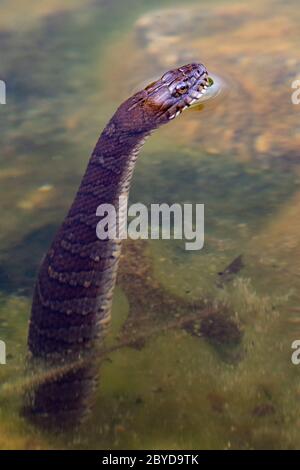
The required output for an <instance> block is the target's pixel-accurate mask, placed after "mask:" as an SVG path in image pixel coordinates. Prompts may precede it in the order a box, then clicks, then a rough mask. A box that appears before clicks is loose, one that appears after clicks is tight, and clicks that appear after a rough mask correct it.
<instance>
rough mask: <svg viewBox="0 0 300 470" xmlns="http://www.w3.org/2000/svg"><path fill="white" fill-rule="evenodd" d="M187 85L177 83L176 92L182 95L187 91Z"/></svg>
mask: <svg viewBox="0 0 300 470" xmlns="http://www.w3.org/2000/svg"><path fill="white" fill-rule="evenodd" d="M188 88H189V87H188V85H187V84H186V83H184V82H183V83H179V84H178V85H177V86H176V88H175V90H176V92H177V93H179V94H180V95H183V94H184V93H186V92H187V91H188Z"/></svg>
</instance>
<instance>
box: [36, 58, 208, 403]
mask: <svg viewBox="0 0 300 470" xmlns="http://www.w3.org/2000/svg"><path fill="white" fill-rule="evenodd" d="M207 86H208V74H207V71H206V68H205V67H204V66H203V65H202V64H196V63H193V64H189V65H185V66H183V67H180V68H178V69H175V70H171V71H169V72H167V73H166V74H164V75H163V76H162V77H161V78H160V79H159V80H157V81H156V82H154V83H152V84H150V85H149V86H148V87H146V88H145V89H144V90H142V91H140V92H138V93H136V94H134V95H133V96H132V97H131V98H129V99H128V100H126V101H125V102H124V103H123V104H122V105H121V106H120V107H119V108H118V109H117V111H116V113H115V114H114V116H113V117H112V118H111V120H110V121H109V123H108V124H107V126H106V127H105V129H104V131H103V132H102V134H101V136H100V138H99V140H98V142H97V144H96V146H95V148H94V151H93V152H92V155H91V158H90V161H89V163H88V166H87V169H86V172H85V174H84V176H83V178H82V182H81V184H80V187H79V190H78V192H77V194H76V196H75V199H74V202H73V204H72V206H71V208H70V210H69V212H68V214H67V216H66V218H65V220H64V222H63V224H62V226H61V227H60V229H59V230H58V232H57V234H56V236H55V238H54V241H53V243H52V245H51V247H50V249H49V250H48V252H47V254H46V256H45V258H44V260H43V262H42V264H41V267H40V270H39V273H38V277H37V281H36V285H35V290H34V296H33V303H32V310H31V318H30V324H29V336H28V345H29V350H30V352H31V355H32V356H33V357H35V358H49V357H50V358H54V359H53V360H54V361H55V360H61V359H62V358H63V360H65V358H66V357H74V356H78V355H80V354H82V352H83V351H84V350H87V349H90V348H91V347H92V346H93V344H94V343H95V341H96V340H98V338H99V337H101V336H102V335H103V334H104V331H105V328H106V325H107V324H108V323H109V319H110V311H111V303H112V296H113V290H114V285H115V280H116V274H117V267H118V261H119V257H120V248H121V242H120V240H117V239H107V240H99V239H98V238H97V235H96V226H97V223H98V222H99V217H97V215H96V211H97V207H98V206H99V205H100V204H105V203H108V204H113V205H114V206H115V209H116V212H117V214H118V213H119V212H120V210H122V208H121V207H119V197H120V196H124V199H126V198H127V196H128V192H129V188H130V183H131V179H132V174H133V170H134V166H135V162H136V159H137V156H138V152H139V150H140V148H141V146H142V145H143V143H144V141H145V139H146V138H147V137H148V136H149V134H150V133H151V132H152V131H153V130H155V129H157V128H158V127H160V126H161V125H163V124H165V123H167V122H169V121H170V120H172V119H173V118H175V117H176V116H177V115H179V114H180V113H181V111H183V109H185V108H186V107H188V106H190V105H191V104H192V103H193V102H194V101H197V100H198V99H199V98H200V97H201V95H202V94H203V93H204V92H205V90H206V88H207ZM124 199H122V200H124ZM55 358H56V359H55ZM58 393H59V392H58ZM40 401H41V400H40Z"/></svg>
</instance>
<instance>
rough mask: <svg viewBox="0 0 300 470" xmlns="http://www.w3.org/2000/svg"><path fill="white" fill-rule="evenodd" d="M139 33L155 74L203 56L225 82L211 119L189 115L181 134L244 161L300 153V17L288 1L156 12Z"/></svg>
mask: <svg viewBox="0 0 300 470" xmlns="http://www.w3.org/2000/svg"><path fill="white" fill-rule="evenodd" d="M135 33H136V45H137V47H138V48H140V49H142V54H143V56H144V61H145V62H146V63H150V64H151V67H152V69H153V68H154V69H156V70H157V74H159V73H160V72H161V71H162V70H164V69H168V68H170V67H177V66H179V65H181V64H182V63H186V62H190V61H196V62H197V61H199V58H202V57H203V60H204V58H205V63H206V64H207V66H209V70H210V71H211V72H212V73H216V74H218V75H220V76H221V78H223V79H224V81H225V83H227V90H226V93H227V96H226V100H223V101H222V100H221V101H220V100H218V105H217V106H215V107H214V109H213V113H206V125H205V126H203V123H202V120H201V119H198V116H197V113H196V112H195V114H194V116H195V119H194V120H193V119H192V113H190V116H191V117H190V119H185V120H182V121H181V122H180V133H179V134H180V137H178V138H181V137H182V138H184V139H185V140H186V137H187V136H188V137H189V138H190V139H192V140H193V141H195V142H199V143H200V142H201V148H203V149H204V150H205V151H209V149H212V148H213V153H215V154H218V153H222V154H224V153H230V154H231V155H232V154H236V155H237V156H239V157H240V158H241V159H244V160H249V159H257V160H259V161H261V162H264V161H265V160H266V159H269V158H272V159H274V158H281V157H282V156H283V155H287V154H289V153H290V152H297V149H298V148H299V143H300V136H299V132H298V128H299V125H298V123H299V116H298V115H299V113H297V112H295V111H297V110H296V109H295V108H297V107H296V106H294V107H293V106H292V105H291V84H292V82H293V81H294V80H296V79H297V78H298V76H299V70H300V61H299V59H298V58H297V57H299V47H298V44H299V33H298V21H297V17H296V16H295V15H294V12H292V14H290V15H288V14H287V6H286V5H285V4H284V3H279V2H276V1H271V2H268V3H264V2H258V1H257V0H256V1H255V2H254V4H253V3H251V5H250V4H249V5H236V4H227V5H221V6H219V5H208V4H206V5H205V6H203V5H201V6H199V7H198V6H194V5H190V6H186V5H185V6H184V7H182V6H175V7H173V8H169V9H164V8H162V9H158V10H154V11H153V10H152V11H150V12H148V13H146V14H144V15H143V16H141V17H140V18H139V19H138V20H137V22H136V26H135ZM258 50H259V51H260V54H259V55H258V54H257V51H258ZM139 60H140V59H139ZM133 65H134V64H133ZM139 66H140V64H139ZM283 68H284V73H283V72H282V71H283ZM208 106H209V105H208ZM229 107H230V112H228V108H229ZM293 108H294V109H293ZM278 110H280V119H278ZM178 125H179V124H178ZM175 134H176V132H175ZM291 136H293V138H292V137H291ZM298 163H299V162H298Z"/></svg>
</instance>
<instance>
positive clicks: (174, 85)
mask: <svg viewBox="0 0 300 470" xmlns="http://www.w3.org/2000/svg"><path fill="white" fill-rule="evenodd" d="M209 83H210V82H209V77H208V73H207V70H206V68H205V66H204V65H202V64H196V63H193V64H188V65H184V66H183V67H179V68H177V69H174V70H170V71H169V72H167V73H165V74H164V75H163V76H162V77H161V78H160V79H159V80H157V81H156V82H154V83H151V84H150V85H148V86H147V87H146V88H145V90H144V91H145V92H146V96H145V99H144V103H143V106H144V107H145V108H147V112H148V113H149V115H151V116H154V117H155V119H157V120H158V121H159V124H162V123H164V122H168V121H170V120H172V119H174V118H175V117H177V116H178V115H179V114H180V113H181V112H182V111H183V110H184V109H186V108H188V107H189V106H191V105H192V104H194V103H195V102H197V101H198V100H199V99H200V98H201V97H202V95H203V94H204V93H205V92H206V89H207V88H208V87H209Z"/></svg>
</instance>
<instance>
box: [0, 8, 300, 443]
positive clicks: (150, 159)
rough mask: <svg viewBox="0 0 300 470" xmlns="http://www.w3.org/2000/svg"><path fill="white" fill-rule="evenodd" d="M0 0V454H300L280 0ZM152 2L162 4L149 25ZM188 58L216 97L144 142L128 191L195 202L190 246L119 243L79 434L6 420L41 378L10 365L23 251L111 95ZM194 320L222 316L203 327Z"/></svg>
mask: <svg viewBox="0 0 300 470" xmlns="http://www.w3.org/2000/svg"><path fill="white" fill-rule="evenodd" d="M10 3H11V5H10V4H9V2H2V3H1V6H0V13H1V14H0V38H1V45H2V54H1V74H2V76H1V77H0V78H1V79H5V81H6V82H7V83H8V84H9V87H8V97H7V98H8V101H7V105H5V106H6V108H5V113H1V115H0V121H1V130H2V133H1V137H2V143H1V152H0V153H1V155H0V183H1V194H2V197H1V198H0V208H1V214H2V217H1V233H0V289H1V296H0V339H2V340H4V341H5V342H6V346H7V364H6V365H5V366H2V365H0V377H1V387H0V403H1V407H0V430H1V432H0V436H1V437H0V448H25V449H29V448H35V449H37V448H84V449H85V448H112V449H114V448H116V449H122V448H126V447H127V448H146V447H149V448H157V449H160V448H161V449H164V448H174V449H180V448H186V449H196V448H199V447H200V448H202V449H205V448H208V449H211V448H217V449H220V448H221V449H223V448H237V449H245V448H250V449H252V448H255V449H260V448H299V446H300V440H299V426H298V424H299V419H300V414H299V413H300V412H299V407H298V406H297V403H298V401H299V394H300V388H299V378H300V376H299V374H300V372H299V370H300V369H299V368H297V367H295V366H293V365H292V363H291V361H290V353H291V349H290V345H291V342H292V341H293V340H294V339H296V338H297V337H299V336H300V321H299V300H300V299H299V279H300V277H299V273H300V271H299V254H300V252H299V233H300V230H299V220H300V213H299V208H300V204H299V112H298V109H296V108H297V107H296V106H294V107H292V109H291V104H290V103H291V101H290V83H291V82H292V80H294V79H295V78H297V74H299V70H300V63H299V60H298V56H299V53H298V49H299V47H298V46H299V28H298V23H299V11H298V10H297V9H296V8H295V3H294V2H292V1H288V2H283V1H279V2H273V1H271V2H268V3H266V2H260V3H259V2H254V3H253V4H251V8H250V7H249V6H247V5H238V4H236V3H233V2H231V1H226V2H221V3H222V4H221V3H218V2H216V5H211V4H208V2H206V3H205V2H204V3H203V5H201V11H200V10H199V5H198V4H197V2H194V5H192V4H191V5H190V6H188V4H187V5H182V2H181V4H180V2H178V3H179V6H178V7H177V6H176V5H175V2H173V1H163V2H161V1H158V0H157V1H154V2H151V11H149V10H150V9H149V2H147V1H146V0H144V1H137V0H126V1H124V2H120V1H119V0H112V1H110V2H102V1H98V0H97V1H96V2H90V1H89V0H86V1H85V2H77V1H75V2H73V1H72V2H65V5H64V7H63V10H64V11H62V7H61V4H59V2H57V1H56V0H51V1H46V2H43V4H38V3H37V2H33V1H32V0H26V1H24V2H22V5H23V6H22V8H15V5H14V2H10ZM217 3H218V4H217ZM161 5H162V6H163V7H164V8H165V7H167V8H169V9H170V10H169V13H168V15H167V16H164V15H161V14H160V17H159V18H158V17H157V12H156V11H155V8H156V7H157V8H161ZM154 7H155V8H154ZM270 7H272V8H270ZM24 9H26V12H29V11H30V12H31V14H28V15H25V16H26V18H25V17H24ZM165 18H167V21H166V20H165ZM16 30H18V32H17V34H16ZM258 50H260V51H262V53H261V54H260V55H259V57H258V54H257V51H258ZM129 51H130V52H129ZM158 52H159V53H158ZM200 52H201V58H202V55H203V54H205V62H208V63H209V64H210V67H211V68H212V70H213V71H214V72H216V73H220V75H221V76H222V78H224V79H225V81H226V79H227V77H228V76H229V75H232V76H233V84H234V86H233V87H231V90H232V93H231V94H229V95H228V96H225V97H224V100H223V99H222V100H220V101H219V102H218V106H215V107H214V108H211V109H210V108H206V109H205V108H204V109H202V110H197V109H195V110H191V111H190V112H189V113H187V115H186V116H184V118H179V119H178V121H176V122H174V123H173V124H172V127H170V129H165V130H164V131H163V132H162V133H161V135H158V136H154V137H153V139H152V140H151V141H149V143H147V144H146V146H145V149H144V152H143V156H142V157H141V159H140V161H139V162H138V166H137V171H136V174H135V180H134V187H133V190H132V192H131V195H130V198H131V201H132V202H136V201H141V202H143V203H144V204H146V205H148V204H150V203H154V202H158V203H160V202H162V201H164V202H167V203H173V202H180V203H182V202H196V203H201V202H203V203H204V204H205V207H206V209H205V210H206V228H205V236H206V237H205V246H204V249H203V250H202V251H200V252H199V253H193V254H190V253H187V252H186V251H185V250H184V247H183V245H182V243H181V242H180V241H176V240H175V241H170V243H169V242H167V243H166V242H163V241H162V242H155V243H153V242H149V243H142V242H137V243H130V242H128V244H127V245H126V246H125V247H124V251H123V258H122V263H121V270H120V273H119V278H118V289H117V292H116V296H115V300H114V306H113V308H114V311H113V324H112V327H111V332H110V335H109V337H108V338H107V341H106V343H105V345H103V350H102V351H100V352H99V357H97V358H95V362H97V363H98V364H99V365H100V374H101V376H100V382H99V386H98V387H97V389H96V396H95V404H94V408H93V414H92V416H90V417H89V418H88V421H87V422H86V423H85V424H83V427H82V428H81V429H80V430H76V432H73V433H72V432H70V433H65V434H64V435H53V434H52V433H51V432H48V433H47V432H41V431H40V430H37V429H36V428H35V427H34V426H33V425H32V424H30V423H29V422H28V421H27V420H26V419H24V418H23V417H22V416H21V408H22V395H23V393H24V390H25V389H26V390H28V389H30V387H31V386H32V384H33V383H34V381H40V383H43V381H45V380H47V377H48V378H49V374H56V373H57V371H53V370H50V371H49V370H48V371H45V370H44V369H43V368H41V369H40V370H39V371H38V372H37V373H36V375H30V374H28V373H27V372H26V367H25V360H26V351H27V346H26V333H27V320H28V315H29V309H30V295H31V290H32V286H33V281H34V277H35V273H36V270H37V268H38V264H39V261H40V259H41V257H42V256H43V253H44V252H45V251H46V249H47V248H48V246H49V243H50V241H51V239H52V237H53V234H54V232H55V230H56V228H57V227H58V225H59V223H60V221H61V220H62V219H63V216H64V214H65V213H66V210H67V208H68V206H69V203H70V202H71V200H72V199H73V196H74V191H75V189H76V187H77V185H78V183H79V180H80V177H81V175H82V172H83V170H84V167H85V165H86V162H87V158H88V155H89V154H90V151H91V143H93V142H94V140H95V137H96V136H97V135H98V132H99V129H100V128H101V127H102V126H103V125H104V123H105V122H106V121H107V118H108V117H109V116H110V115H111V114H112V111H113V110H114V108H115V106H116V105H117V104H118V103H119V102H121V100H122V99H123V98H125V97H126V96H128V95H129V93H130V92H131V91H132V90H133V89H134V88H136V87H138V86H139V85H140V83H142V82H143V81H144V80H146V79H148V78H149V77H151V76H152V75H153V77H154V78H155V77H156V75H159V73H160V72H161V70H162V69H163V70H164V69H165V68H166V66H167V68H169V66H172V65H174V64H175V63H176V65H177V62H178V61H179V62H180V63H181V62H186V60H187V59H188V61H189V60H190V59H191V58H192V57H191V54H195V55H196V58H197V59H199V57H198V56H199V53H200ZM125 54H126V59H127V60H126V61H124V56H125ZM203 60H204V56H203ZM253 64H255V67H253ZM221 69H222V70H221ZM29 72H30V73H29ZM258 77H259V85H258V82H257V78H258ZM116 83H117V84H118V86H117V87H116V86H115V84H116ZM2 109H3V108H1V110H2ZM200 112H202V113H204V114H203V115H199V113H200ZM200 118H201V119H200ZM203 119H205V126H203V125H202V124H201V123H202V122H203ZM241 253H242V254H243V263H244V267H243V269H242V270H240V272H239V273H237V275H235V276H234V279H232V281H231V282H228V283H226V285H224V286H223V288H222V289H220V288H218V287H217V286H216V282H217V280H218V272H220V271H222V270H224V268H225V267H226V266H229V265H230V263H231V262H232V261H233V260H234V259H236V257H238V256H239V255H240V254H241ZM203 312H204V313H207V312H209V313H210V315H221V317H220V316H219V317H218V318H217V322H215V321H214V320H212V318H213V319H215V317H214V316H213V317H210V316H209V315H208V316H207V323H205V321H204V323H203V317H202V314H203ZM216 312H219V313H216ZM227 315H228V316H227ZM219 320H220V321H219ZM187 322H189V323H190V325H192V327H193V328H194V329H195V331H196V333H199V334H191V331H187V329H188V328H187ZM215 332H217V336H216V335H215ZM216 338H217V343H218V344H216V341H215V339H216ZM230 338H231V339H232V340H233V343H234V344H233V345H229V344H224V341H225V343H226V342H227V340H228V339H230ZM220 340H221V342H222V341H223V344H219V343H220ZM283 383H284V386H283ZM237 391H238V393H237Z"/></svg>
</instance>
